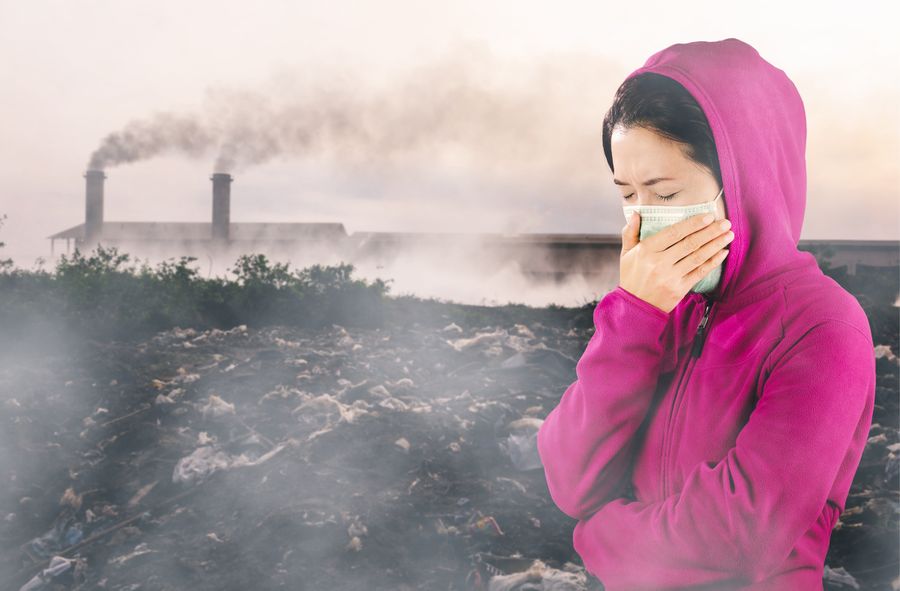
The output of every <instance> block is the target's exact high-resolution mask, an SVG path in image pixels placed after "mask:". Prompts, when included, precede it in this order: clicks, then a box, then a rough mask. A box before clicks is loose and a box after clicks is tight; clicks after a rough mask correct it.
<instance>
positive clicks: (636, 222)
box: [622, 211, 641, 254]
mask: <svg viewBox="0 0 900 591" xmlns="http://www.w3.org/2000/svg"><path fill="white" fill-rule="evenodd" d="M640 235H641V214H639V213H638V212H636V211H635V212H634V213H632V214H631V217H630V218H628V224H627V225H626V226H625V227H624V228H622V253H623V254H624V253H626V252H628V251H629V250H631V249H632V248H634V247H635V246H637V243H638V242H640Z"/></svg>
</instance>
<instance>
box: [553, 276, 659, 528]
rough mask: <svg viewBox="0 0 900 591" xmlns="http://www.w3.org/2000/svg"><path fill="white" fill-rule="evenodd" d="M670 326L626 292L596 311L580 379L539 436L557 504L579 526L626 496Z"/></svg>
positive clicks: (618, 292)
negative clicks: (636, 443) (637, 437)
mask: <svg viewBox="0 0 900 591" xmlns="http://www.w3.org/2000/svg"><path fill="white" fill-rule="evenodd" d="M668 319H669V314H668V313H666V312H664V311H663V310H661V309H660V308H657V307H656V306H654V305H652V304H650V303H649V302H646V301H644V300H642V299H641V298H639V297H637V296H635V295H634V294H632V293H631V292H629V291H627V290H625V289H623V288H622V287H621V286H618V287H616V289H614V290H613V291H611V292H609V293H607V294H606V295H605V296H604V297H603V298H602V299H601V300H600V302H598V304H597V306H596V307H595V308H594V314H593V320H594V327H595V331H594V334H593V336H592V337H591V339H590V341H589V342H588V344H587V347H586V349H585V351H584V353H583V354H582V356H581V358H580V359H579V360H578V363H577V364H576V367H575V373H576V376H577V379H576V380H575V381H574V382H573V383H572V384H570V385H569V387H568V388H567V389H566V391H565V392H564V393H563V395H562V397H561V399H560V401H559V403H558V404H557V406H556V407H555V408H554V409H553V410H552V411H550V413H549V414H548V415H547V417H546V418H545V419H544V422H543V424H542V425H541V427H540V429H539V431H538V434H537V447H538V454H539V455H540V458H541V463H542V464H543V467H544V473H545V476H546V481H547V487H548V490H549V492H550V497H551V498H552V499H553V501H554V503H555V504H556V505H557V506H558V507H559V509H560V510H561V511H562V512H563V513H565V514H566V515H568V516H569V517H572V518H573V519H583V518H585V517H587V516H588V515H589V514H590V513H592V512H594V511H596V510H597V509H598V508H600V507H601V506H602V505H603V504H604V503H605V502H607V501H608V500H610V499H612V498H615V497H616V496H619V494H620V493H622V492H624V491H623V486H624V485H626V484H627V482H626V480H627V478H626V473H627V471H628V469H629V467H630V462H631V459H632V456H633V451H634V448H635V446H634V445H633V441H634V439H635V437H634V435H635V432H636V431H637V430H638V427H639V426H640V424H641V423H642V421H643V419H644V416H645V415H646V414H647V410H648V408H649V406H650V402H651V400H652V397H653V393H654V391H655V389H656V383H657V379H658V373H659V366H660V364H661V362H662V354H663V350H664V343H663V338H664V337H663V334H664V331H665V328H666V325H667V324H668Z"/></svg>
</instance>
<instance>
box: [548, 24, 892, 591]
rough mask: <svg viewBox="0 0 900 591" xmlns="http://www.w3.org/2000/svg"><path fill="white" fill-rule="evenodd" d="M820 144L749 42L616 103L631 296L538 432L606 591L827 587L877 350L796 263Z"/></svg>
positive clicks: (555, 487) (655, 77) (606, 323)
mask: <svg viewBox="0 0 900 591" xmlns="http://www.w3.org/2000/svg"><path fill="white" fill-rule="evenodd" d="M805 144H806V122H805V113H804V108H803V103H802V101H801V98H800V96H799V94H798V92H797V90H796V88H795V87H794V85H793V83H792V82H791V81H790V79H789V78H788V77H787V76H786V75H785V73H784V72H783V71H782V70H780V69H778V68H776V67H774V66H773V65H771V64H770V63H768V62H767V61H766V60H764V59H763V58H762V57H760V55H759V54H758V53H757V51H756V50H755V49H753V48H752V47H751V46H750V45H748V44H746V43H744V42H742V41H740V40H738V39H733V38H730V39H725V40H722V41H717V42H694V43H680V44H675V45H672V46H670V47H668V48H666V49H663V50H662V51H660V52H658V53H656V54H654V55H652V56H651V57H650V58H649V59H648V60H647V61H646V63H645V64H644V66H643V67H641V68H639V69H638V70H635V71H634V72H632V73H631V74H630V75H629V76H628V77H627V78H626V80H625V81H624V83H623V84H622V86H621V87H620V88H619V90H618V92H617V93H616V97H615V99H614V104H613V106H612V108H611V109H610V111H609V113H608V114H607V117H606V120H605V121H604V126H603V147H604V151H605V153H606V159H607V162H608V164H609V167H610V169H611V171H612V172H613V175H614V179H615V181H614V182H615V183H616V184H617V186H618V187H619V189H620V191H621V197H620V199H621V202H622V205H623V206H624V207H625V211H626V217H627V219H629V220H630V222H629V224H628V225H626V226H625V228H624V229H623V230H622V256H621V263H620V283H619V285H618V286H617V287H616V288H615V289H614V290H613V291H611V292H609V293H608V294H606V295H605V296H604V297H603V298H602V299H601V300H600V301H599V302H598V304H597V306H596V308H595V310H594V315H593V320H594V325H595V331H594V334H593V336H592V337H591V339H590V341H589V343H588V344H587V346H586V349H585V351H584V354H583V355H582V357H581V359H580V360H579V361H578V364H577V366H576V376H577V380H576V381H575V382H574V383H572V384H571V385H570V386H569V387H568V388H567V389H566V391H565V392H564V394H563V395H562V398H561V400H560V401H559V404H558V405H557V406H556V407H555V408H554V409H553V410H552V411H551V412H550V413H549V415H548V416H547V418H546V420H545V421H544V423H543V425H542V426H541V429H540V431H539V432H538V450H539V452H540V456H541V459H542V462H543V465H544V471H545V474H546V478H547V485H548V489H549V491H550V495H551V497H552V499H553V501H554V502H555V503H556V504H557V505H558V506H559V508H560V510H562V511H563V512H564V513H566V514H567V515H569V516H570V517H572V518H574V519H577V520H578V523H577V524H576V525H575V529H574V532H573V545H574V548H575V550H576V551H577V552H578V554H579V555H580V556H581V557H582V559H583V561H584V564H585V567H586V569H587V570H588V571H589V572H591V573H593V574H594V575H596V576H597V578H599V579H600V581H601V582H603V583H604V586H605V587H606V589H607V590H608V591H620V590H622V591H624V590H637V589H646V590H650V589H652V590H659V589H691V588H697V589H700V588H702V589H707V590H711V589H754V590H762V589H767V590H775V589H777V590H788V589H790V590H793V591H797V590H799V591H808V590H813V589H816V590H821V589H822V588H823V583H822V571H823V567H824V560H825V555H826V552H827V550H828V544H829V540H830V536H831V531H832V528H833V527H834V525H835V523H836V522H837V519H838V516H839V515H840V513H841V511H843V509H844V506H845V502H846V499H847V495H848V492H849V489H850V484H851V482H852V480H853V476H854V474H855V472H856V469H857V467H858V466H859V461H860V458H861V456H862V452H863V449H864V447H865V444H866V439H867V436H868V432H869V427H870V425H871V422H872V412H873V408H874V398H875V358H874V354H873V343H872V334H871V330H870V327H869V323H868V319H867V318H866V315H865V313H864V312H863V310H862V308H861V307H860V305H859V304H858V302H857V301H856V299H855V298H854V297H853V296H852V295H850V294H849V293H847V292H846V291H845V290H844V289H842V288H841V287H840V286H839V285H838V284H837V283H836V282H835V281H833V280H832V279H831V278H829V277H827V276H826V275H824V274H823V273H822V272H821V271H820V269H819V267H818V265H817V263H816V260H815V258H814V257H813V256H812V255H811V254H809V253H807V252H803V251H800V250H798V249H797V241H798V240H799V237H800V229H801V226H802V223H803V212H804V208H805V204H806V164H805V154H804V152H805ZM658 178H668V179H669V180H657V181H656V182H653V179H658ZM648 181H650V182H648ZM714 195H715V198H713V196H714ZM688 206H691V207H688ZM633 207H636V209H637V210H638V212H639V213H643V214H644V216H640V215H637V216H634V217H633V218H632V217H629V216H627V214H628V213H629V212H630V209H629V208H633ZM666 207H670V208H672V209H671V210H670V211H671V212H673V214H674V215H672V216H668V217H667V216H666V215H665V213H666V210H664V209H662V208H666ZM705 212H710V213H713V214H714V215H713V217H715V218H717V220H716V221H714V222H707V221H705V220H704V219H703V218H704V216H703V215H694V214H696V213H705ZM682 214H685V216H686V217H684V219H681V217H682ZM726 214H727V215H726ZM639 218H642V219H639ZM725 218H727V219H728V220H729V221H730V223H731V229H730V230H728V229H727V228H721V227H720V226H719V223H720V221H721V220H723V219H725ZM676 220H677V221H676ZM645 222H646V223H647V224H648V225H647V226H646V227H645V226H644V223H645ZM648 230H649V231H648ZM726 250H727V251H728V254H727V256H725V251H726Z"/></svg>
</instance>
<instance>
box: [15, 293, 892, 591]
mask: <svg viewBox="0 0 900 591" xmlns="http://www.w3.org/2000/svg"><path fill="white" fill-rule="evenodd" d="M872 305H874V304H872ZM878 305H879V306H882V307H881V308H879V310H880V312H879V313H883V314H886V315H887V316H885V317H886V318H893V319H894V322H896V310H897V309H896V308H890V309H888V308H885V307H884V306H885V304H881V303H879V304H878ZM867 311H868V310H867ZM891 314H893V316H891ZM590 331H591V329H590V328H585V327H572V326H565V325H561V326H551V325H547V324H545V323H543V322H540V321H537V320H535V321H533V322H514V323H502V322H498V323H494V324H480V325H478V324H473V325H466V326H459V325H457V324H456V323H454V322H452V321H450V320H449V318H447V319H443V320H442V321H441V322H440V323H439V324H433V325H425V324H420V323H417V322H410V323H407V324H399V325H397V326H394V327H391V328H389V329H366V330H359V329H351V328H345V327H341V326H337V325H332V326H331V327H329V328H327V329H321V330H302V329H294V328H286V327H265V328H259V329H248V328H247V327H246V326H237V327H234V328H232V329H230V330H227V331H222V330H216V329H213V330H210V331H204V332H199V331H195V330H193V329H180V328H176V329H173V330H169V331H165V332H162V333H159V334H157V335H156V336H154V337H153V338H150V339H148V340H146V341H143V342H136V343H98V342H84V343H81V344H80V345H79V346H77V347H71V348H70V349H69V350H67V351H65V352H58V351H57V352H47V353H46V355H42V356H40V357H39V358H37V357H36V358H31V359H30V362H29V363H20V364H18V365H16V366H15V367H10V368H7V369H6V370H5V371H4V373H3V374H2V375H0V385H2V387H0V405H2V406H0V408H2V414H0V421H2V432H0V478H2V479H3V480H2V481H3V483H4V486H3V487H2V492H0V541H2V544H3V548H4V552H3V554H2V557H0V560H2V562H0V582H3V583H4V584H3V585H2V588H3V589H12V590H16V589H23V590H25V591H37V590H38V589H65V590H70V589H106V590H110V591H137V590H141V591H162V590H173V589H194V590H210V591H212V590H232V589H233V590H248V589H258V590H268V589H309V590H320V589H329V590H357V589H359V590H363V589H365V590H370V591H371V590H380V589H385V590H387V589H392V590H412V589H440V590H464V589H465V590H477V589H480V590H485V591H501V590H505V589H549V588H551V587H552V588H553V589H561V590H565V589H573V590H576V589H602V585H601V584H600V583H599V582H598V581H597V580H596V579H594V578H593V577H591V576H590V575H587V574H586V573H585V571H584V569H583V568H582V566H581V561H580V559H579V557H578V555H577V554H576V553H575V552H574V550H573V548H572V545H571V531H572V527H573V526H574V523H575V522H574V521H572V520H571V519H569V518H568V517H566V516H565V515H564V514H562V513H561V512H560V511H559V510H558V509H557V508H556V507H555V506H554V505H553V503H552V501H551V500H550V497H549V495H548V492H547V488H546V484H545V482H544V478H543V471H542V470H541V469H540V465H539V463H537V464H536V463H535V462H536V460H537V456H536V449H535V447H534V435H535V433H536V429H537V427H538V426H539V425H540V421H541V419H542V418H543V417H544V416H545V415H546V414H547V412H549V410H550V409H551V408H553V406H555V404H556V403H557V401H558V399H559V396H560V395H561V393H562V392H563V391H564V390H565V387H566V386H567V385H568V384H569V383H570V382H571V381H572V380H573V379H574V375H575V374H574V367H575V362H576V360H577V358H578V357H579V356H580V354H581V352H582V351H583V349H584V345H585V343H586V342H587V340H588V338H589V336H590ZM882 338H883V339H888V340H884V341H882V340H880V339H882ZM875 344H876V345H885V346H884V347H882V348H881V349H876V354H877V355H880V357H879V359H878V361H877V367H878V380H879V381H878V393H877V400H876V402H877V407H876V414H875V419H874V422H875V424H873V426H872V430H871V433H870V435H871V437H870V439H869V444H868V445H867V448H866V451H865V455H864V457H863V460H862V464H861V466H860V469H859V471H858V473H857V477H856V480H855V482H854V485H853V488H852V490H851V494H850V498H849V500H848V508H847V511H846V512H845V513H844V514H843V515H842V516H841V520H840V522H839V523H838V525H837V527H836V529H835V531H834V532H833V535H832V543H831V547H830V551H829V555H828V559H827V561H826V565H827V566H828V569H826V581H825V589H826V590H829V589H874V590H879V591H881V590H890V589H892V586H891V581H892V580H893V579H895V578H896V577H897V576H898V563H897V557H898V511H900V503H898V501H900V490H898V488H900V486H898V476H900V464H898V456H900V443H898V439H900V438H898V433H900V431H898V413H900V408H898V391H897V374H898V360H897V358H896V357H895V355H896V354H897V343H896V332H895V327H893V326H892V327H886V328H885V332H884V333H883V334H877V335H876V339H875ZM44 569H47V571H46V580H45V581H40V580H38V579H39V578H40V577H39V576H37V575H39V573H41V572H42V571H43V570H44ZM36 576H37V577H36ZM542 585H543V586H542ZM894 589H896V587H894Z"/></svg>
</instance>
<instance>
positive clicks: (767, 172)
mask: <svg viewBox="0 0 900 591" xmlns="http://www.w3.org/2000/svg"><path fill="white" fill-rule="evenodd" d="M645 72H654V73H656V74H660V75H663V76H667V77H669V78H672V79H673V80H675V81H677V82H679V83H680V84H681V85H682V86H684V88H685V89H686V90H687V91H688V92H689V93H690V94H691V95H692V96H693V97H694V99H695V100H696V101H697V103H698V104H699V105H700V108H701V109H703V112H704V113H705V114H706V118H707V120H708V121H709V125H710V127H711V129H712V134H713V138H714V140H715V144H716V152H717V154H718V157H719V165H720V168H721V171H722V185H723V198H724V199H725V209H726V215H727V218H728V219H729V220H731V223H732V231H733V232H734V235H735V236H734V240H732V242H731V245H730V247H729V248H730V253H729V255H728V257H726V259H725V262H724V263H723V268H722V279H721V280H720V281H719V285H718V286H717V287H716V289H715V290H714V291H712V292H710V293H708V294H706V295H707V296H708V298H709V299H712V300H715V301H717V302H721V303H722V305H725V306H730V305H732V304H734V305H738V304H740V303H742V302H745V301H749V300H752V299H754V296H757V297H758V296H759V294H760V291H761V290H766V289H767V288H771V286H772V282H773V280H775V279H777V278H778V277H782V278H783V277H785V274H786V273H791V271H795V270H799V269H800V268H805V269H807V270H809V269H812V268H813V267H815V269H818V263H817V262H816V259H815V257H814V256H813V255H812V254H810V253H808V252H805V251H800V250H798V248H797V243H798V241H799V240H800V230H801V228H802V226H803V214H804V212H805V210H806V112H805V110H804V107H803V101H802V100H801V98H800V94H799V92H798V91H797V88H796V87H795V86H794V84H793V82H791V80H790V78H788V76H787V74H785V73H784V72H783V71H782V70H780V69H778V68H776V67H775V66H773V65H772V64H770V63H769V62H767V61H766V60H764V59H763V58H762V57H761V56H760V55H759V53H758V52H757V51H756V50H755V49H754V48H753V47H751V46H750V45H748V44H747V43H745V42H743V41H740V40H739V39H735V38H728V39H724V40H721V41H695V42H691V43H677V44H675V45H671V46H669V47H667V48H665V49H663V50H661V51H659V52H657V53H654V54H653V55H651V56H650V57H649V58H648V59H647V61H646V62H645V63H644V65H643V66H642V67H640V68H638V69H637V70H635V71H634V72H632V73H631V74H629V75H628V78H631V77H633V76H636V75H638V74H642V73H645ZM694 295H698V296H699V295H700V294H694ZM686 299H687V298H686Z"/></svg>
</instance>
